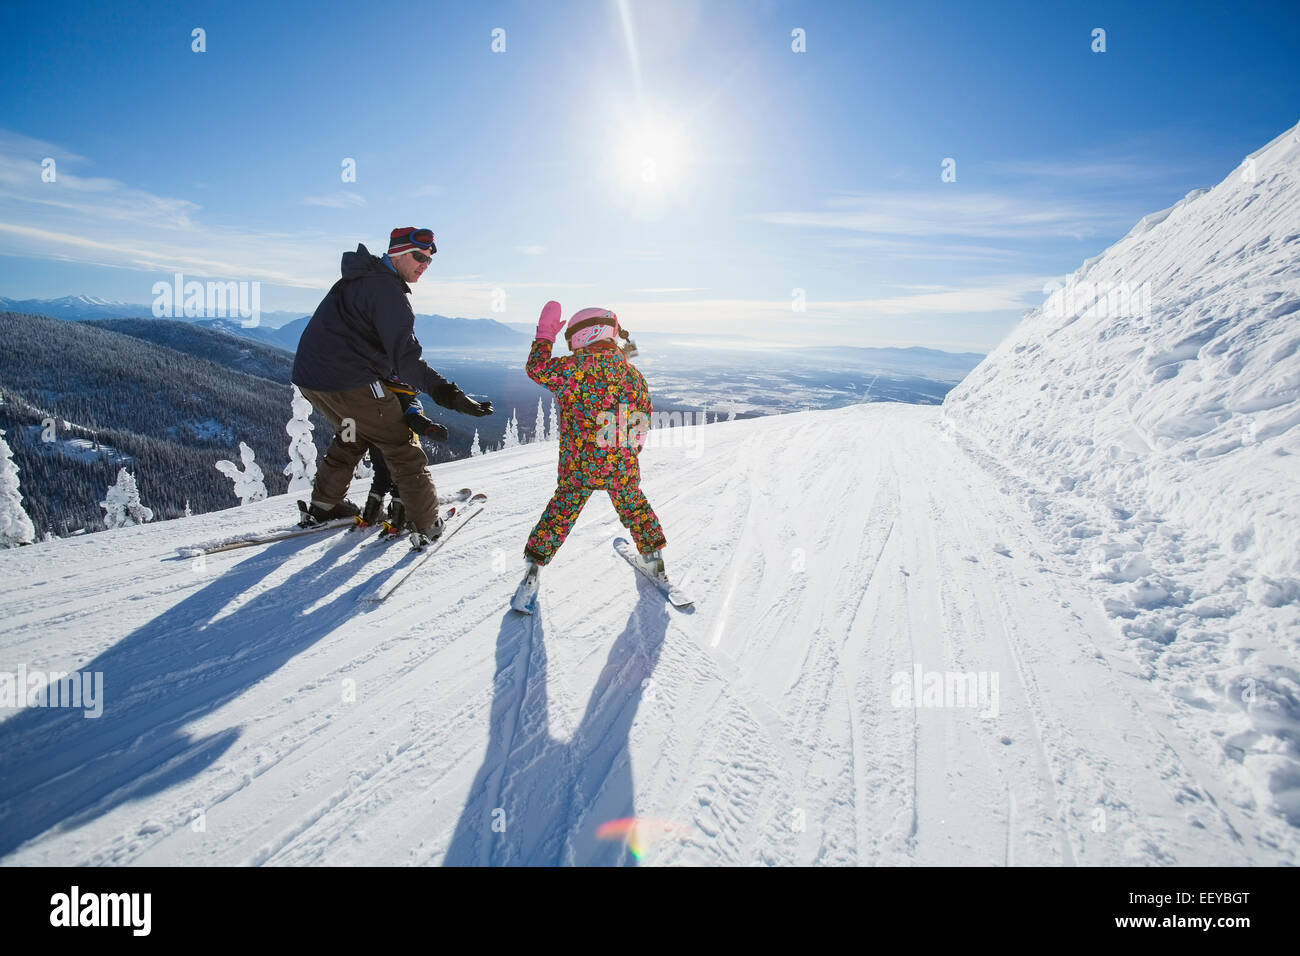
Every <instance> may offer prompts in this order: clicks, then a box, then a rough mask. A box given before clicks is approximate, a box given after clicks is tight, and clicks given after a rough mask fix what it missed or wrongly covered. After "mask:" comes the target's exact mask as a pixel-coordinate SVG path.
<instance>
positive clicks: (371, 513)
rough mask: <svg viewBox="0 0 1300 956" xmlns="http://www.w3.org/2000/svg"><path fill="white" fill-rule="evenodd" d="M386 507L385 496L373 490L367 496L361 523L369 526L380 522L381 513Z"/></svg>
mask: <svg viewBox="0 0 1300 956" xmlns="http://www.w3.org/2000/svg"><path fill="white" fill-rule="evenodd" d="M383 508H384V496H383V495H377V494H375V493H374V492H373V491H372V492H371V493H370V495H369V497H367V498H366V506H365V508H363V509H362V510H361V523H362V524H363V525H365V526H366V527H367V528H368V527H370V526H371V525H374V524H378V523H379V513H380V512H381V511H382V510H383Z"/></svg>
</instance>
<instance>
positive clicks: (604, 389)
mask: <svg viewBox="0 0 1300 956" xmlns="http://www.w3.org/2000/svg"><path fill="white" fill-rule="evenodd" d="M560 316H561V313H560V304H559V303H558V302H548V303H546V306H545V307H544V308H543V309H542V315H541V318H540V319H539V320H538V322H537V337H536V339H535V340H534V342H533V347H532V350H531V351H530V352H529V353H528V367H527V368H528V377H529V378H531V379H532V380H533V381H534V382H536V383H537V384H539V385H541V386H543V387H544V388H547V389H549V390H550V391H551V392H553V393H554V394H555V397H556V400H557V401H558V402H559V406H560V464H559V473H558V478H557V481H556V488H555V495H554V497H552V498H551V503H550V504H549V505H547V506H546V511H545V512H544V513H543V514H542V518H541V520H540V521H538V522H537V526H536V527H535V528H533V532H532V534H530V535H529V536H528V543H527V544H526V545H525V546H524V557H525V558H527V559H528V560H529V561H531V562H533V563H534V564H537V565H545V564H546V563H547V562H549V561H550V560H551V558H552V557H554V556H555V552H556V551H557V550H558V549H559V547H560V545H561V544H563V543H564V539H565V537H567V536H568V534H569V529H571V528H572V527H573V523H574V522H575V521H577V520H578V513H579V512H581V511H582V507H583V505H585V504H586V503H587V499H588V498H590V497H591V493H592V491H593V490H595V489H598V488H603V489H605V490H606V491H607V492H608V493H609V497H610V500H611V501H612V502H613V504H614V510H615V511H617V512H618V517H619V520H621V521H622V522H623V525H624V526H625V527H626V528H627V529H628V531H630V532H631V533H632V540H633V541H634V542H635V543H636V548H637V551H639V552H640V553H641V555H642V558H643V560H645V561H646V562H647V564H653V565H655V569H656V570H657V571H658V573H660V574H662V573H663V560H662V558H661V556H660V555H659V549H660V548H662V547H663V546H664V545H665V544H666V543H667V541H666V540H665V538H664V532H663V528H661V527H660V526H659V519H658V517H656V516H655V513H654V509H652V508H651V507H650V502H649V501H647V500H646V497H645V495H644V494H643V493H642V491H641V470H640V468H639V467H638V464H637V455H639V454H640V453H641V448H642V447H643V445H644V442H645V432H646V430H647V429H648V427H649V422H650V413H651V405H650V390H649V389H648V388H647V387H646V383H645V379H644V378H643V377H642V375H641V373H640V372H638V371H637V370H636V369H635V368H633V367H632V366H631V365H630V364H629V363H628V361H627V358H626V357H625V355H624V353H623V349H622V348H621V347H620V346H619V344H618V340H619V335H620V334H621V333H620V330H619V327H618V317H617V316H616V315H614V313H613V312H610V311H609V310H608V309H583V310H582V311H581V312H579V313H577V314H576V315H575V316H574V317H573V319H572V321H571V322H570V323H569V328H568V330H567V331H566V332H565V338H566V339H567V340H568V343H569V348H570V349H571V350H572V351H573V354H572V355H566V356H562V357H560V358H551V348H552V346H553V345H554V344H555V336H556V335H557V334H558V333H559V331H560V327H561V326H563V325H564V320H563V319H562V318H561V317H560ZM622 334H623V335H624V337H626V334H625V333H622Z"/></svg>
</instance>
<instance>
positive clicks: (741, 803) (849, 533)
mask: <svg viewBox="0 0 1300 956" xmlns="http://www.w3.org/2000/svg"><path fill="white" fill-rule="evenodd" d="M687 432H693V434H692V435H687V434H686V433H687ZM658 437H659V440H658V441H657V442H653V443H652V444H651V446H650V447H648V448H647V450H646V451H645V453H644V455H643V470H644V475H645V481H644V487H645V490H646V492H647V494H648V496H649V498H650V500H651V502H652V503H653V504H654V506H655V508H656V509H657V511H658V513H659V515H660V517H661V519H662V520H663V522H664V527H665V530H666V532H667V534H668V538H669V545H668V547H667V548H666V549H665V551H664V557H665V559H666V563H667V567H668V570H669V572H670V574H672V575H673V576H674V577H675V579H676V580H677V581H678V582H679V583H681V584H682V585H683V586H684V587H685V588H686V589H687V590H688V591H689V592H690V593H691V595H692V597H694V598H695V601H696V606H695V608H694V610H693V612H692V613H684V612H682V611H677V610H674V609H672V608H671V607H669V606H668V604H667V603H666V602H665V600H664V598H663V596H662V594H661V593H660V592H659V591H658V590H657V589H656V588H655V587H654V586H653V585H652V584H650V583H649V582H648V581H644V580H643V579H641V578H640V577H639V576H638V575H637V574H636V572H634V571H633V570H632V569H630V568H629V567H628V566H627V565H626V563H625V562H623V561H621V560H619V559H618V557H617V555H616V554H615V553H614V551H613V548H612V547H611V541H612V540H613V538H614V537H616V536H618V535H621V534H623V533H624V532H623V531H622V528H621V526H620V525H619V524H618V521H617V518H616V516H615V515H614V512H613V509H612V507H611V506H610V504H609V503H608V500H607V498H606V497H605V496H604V495H603V494H599V493H598V494H597V495H595V496H594V497H593V498H592V500H591V502H590V504H589V505H588V507H587V509H586V511H584V513H583V515H582V517H581V518H580V520H579V521H578V523H577V525H576V527H575V529H574V531H573V533H572V534H571V535H570V537H569V539H568V541H567V542H566V543H565V545H564V547H563V548H562V549H561V550H560V552H559V554H558V556H557V557H556V559H555V560H554V562H553V563H552V564H551V565H550V566H549V567H547V568H546V569H545V570H544V571H543V572H542V589H541V594H540V597H539V610H538V613H537V614H536V615H535V616H534V617H530V618H525V617H522V616H520V615H517V614H515V613H514V612H512V611H510V610H509V609H508V607H507V602H508V600H509V597H510V594H511V593H512V591H513V589H514V587H515V585H516V583H517V582H518V580H519V578H520V576H521V575H522V570H523V562H522V554H521V551H522V546H523V542H524V540H525V538H526V536H527V533H528V531H529V529H530V528H531V526H532V524H533V522H534V521H536V519H537V517H538V516H539V515H540V514H541V511H542V509H543V507H544V506H545V504H546V502H547V500H548V499H549V497H550V495H551V492H552V491H553V488H554V474H555V455H556V451H555V447H554V446H553V445H526V446H522V447H519V448H517V449H514V450H511V451H508V452H501V453H496V454H492V455H487V456H484V457H481V458H475V459H469V460H465V461H456V462H449V463H445V464H440V465H436V466H434V467H433V468H432V469H431V473H432V474H433V475H434V477H435V479H436V480H437V482H438V485H439V487H440V489H441V490H444V491H445V490H448V489H452V488H456V487H461V486H465V485H468V486H471V487H474V488H475V489H477V490H482V491H485V492H487V493H488V494H489V496H490V499H491V500H490V501H489V503H488V507H487V509H486V510H485V511H484V512H483V514H481V515H479V516H478V518H476V519H475V521H474V522H473V524H472V525H469V526H467V528H466V530H465V532H464V533H463V534H462V535H460V536H458V537H457V539H455V540H454V541H453V542H452V543H450V544H449V545H448V547H447V548H446V549H445V550H444V551H442V552H440V553H439V554H438V555H437V556H436V557H435V558H434V559H433V560H431V561H430V562H429V563H428V564H427V565H426V566H425V568H424V569H422V570H421V571H419V572H418V573H417V574H416V575H415V576H414V577H412V578H411V579H410V580H409V581H407V582H406V583H405V584H404V585H403V587H402V589H401V590H400V591H399V592H397V594H395V595H394V596H393V597H392V598H391V599H390V600H389V601H388V602H386V603H385V604H383V605H381V606H379V607H378V608H375V609H373V610H364V609H363V607H364V606H363V605H362V604H361V603H360V602H359V601H358V597H359V596H360V595H362V594H365V593H367V592H368V591H369V590H370V589H371V588H373V587H374V586H375V585H376V584H378V583H379V581H381V580H382V579H383V577H384V574H385V572H386V571H387V569H388V568H389V567H391V566H393V565H394V564H396V563H398V562H400V561H401V560H402V552H403V550H404V546H402V545H400V544H399V545H394V546H390V547H388V548H381V547H369V546H365V545H358V541H357V537H356V535H355V534H351V533H348V532H335V533H332V534H326V535H325V536H324V537H310V538H299V539H296V540H293V541H286V542H281V543H279V544H270V545H261V546H258V547H254V548H249V549H246V550H242V551H233V552H226V553H223V554H218V555H210V556H208V557H206V558H203V559H198V558H194V559H182V558H178V557H177V556H176V549H177V548H178V547H181V546H184V545H185V544H188V543H192V542H196V541H201V540H204V539H209V538H221V537H223V536H228V535H230V534H232V533H235V532H238V531H254V530H269V529H272V528H274V527H282V526H286V525H288V524H291V523H292V522H293V521H294V520H295V517H296V509H295V506H294V503H293V501H292V500H291V499H290V498H289V497H287V496H278V497H275V498H271V499H268V500H265V501H260V502H253V503H249V504H248V505H246V506H243V507H240V508H232V509H229V510H226V511H222V512H216V513H213V514H208V515H201V516H196V517H192V518H188V519H177V520H173V521H168V522H162V523H155V524H152V525H148V526H144V527H137V528H127V529H122V530H116V531H108V532H103V533H100V534H95V535H89V536H85V537H81V538H78V539H65V540H59V541H54V542H49V543H39V544H36V545H33V546H31V547H28V548H22V549H17V550H14V551H10V552H6V553H3V554H0V602H3V605H4V607H5V608H6V615H5V618H4V620H3V622H2V623H0V672H5V671H7V672H17V670H18V668H19V667H20V666H21V667H25V668H26V669H27V670H28V671H40V672H52V671H53V672H57V671H77V670H80V671H82V672H85V673H94V672H101V673H102V674H103V695H104V698H105V699H104V704H103V706H104V710H103V716H102V717H100V718H98V719H91V718H86V717H83V716H82V714H81V712H80V711H76V712H73V711H70V710H66V709H63V710H60V709H52V708H32V707H29V708H23V709H18V710H11V711H9V712H8V714H7V716H5V717H4V719H3V720H0V752H3V753H4V754H5V773H4V774H3V776H2V777H0V821H2V822H0V859H2V860H3V862H4V863H6V864H38V863H47V864H55V863H57V864H59V865H68V864H71V863H85V864H129V863H135V864H163V865H210V864H266V865H284V864H333V865H354V864H443V863H452V864H459V863H590V864H604V863H609V864H614V863H621V864H630V863H634V862H639V863H640V864H642V865H672V864H739V865H749V864H764V865H772V864H852V863H860V864H906V863H912V864H1027V865H1033V864H1068V863H1080V864H1089V865H1103V864H1144V865H1154V864H1160V865H1164V864H1171V863H1179V864H1244V863H1279V862H1290V863H1294V862H1295V861H1296V857H1297V854H1296V840H1295V829H1294V828H1293V827H1291V826H1289V825H1288V824H1287V823H1286V822H1285V820H1284V819H1283V818H1281V817H1280V816H1279V815H1278V813H1277V812H1276V811H1275V810H1274V809H1272V808H1271V807H1270V806H1268V805H1265V804H1262V803H1260V802H1258V801H1256V800H1254V799H1253V797H1252V794H1251V793H1250V792H1249V791H1242V790H1240V789H1239V788H1238V787H1237V786H1236V784H1235V781H1234V779H1233V778H1232V775H1231V773H1229V772H1228V771H1227V769H1225V762H1224V759H1223V758H1222V755H1221V754H1220V756H1219V758H1218V759H1215V758H1214V757H1213V755H1212V754H1208V753H1207V752H1206V749H1205V748H1204V747H1203V746H1201V744H1200V743H1199V742H1198V740H1197V739H1196V738H1197V735H1198V734H1200V733H1201V732H1202V728H1201V726H1200V725H1199V724H1198V723H1196V722H1195V721H1192V720H1190V719H1186V718H1185V716H1184V715H1183V714H1181V713H1180V712H1178V711H1177V710H1175V709H1173V708H1171V707H1170V706H1169V704H1168V701H1167V698H1166V695H1165V694H1164V693H1163V692H1162V691H1161V689H1160V688H1159V687H1158V686H1156V685H1154V684H1153V683H1152V682H1151V681H1150V680H1149V679H1148V678H1147V676H1146V674H1145V673H1144V672H1143V667H1142V663H1141V660H1140V659H1139V658H1138V656H1137V655H1135V654H1134V652H1133V648H1132V645H1131V643H1130V642H1129V641H1128V640H1127V639H1126V638H1124V636H1123V635H1122V634H1121V633H1120V632H1119V631H1118V630H1117V629H1116V627H1115V626H1114V624H1113V622H1112V620H1111V619H1110V618H1109V617H1108V616H1107V615H1106V614H1105V613H1104V612H1103V611H1102V610H1101V608H1100V604H1099V600H1098V598H1099V594H1100V592H1098V591H1097V590H1096V589H1097V588H1099V587H1103V586H1107V585H1103V584H1102V583H1100V582H1094V581H1090V580H1088V579H1085V578H1081V577H1080V575H1079V574H1078V573H1077V571H1076V568H1075V567H1074V565H1073V564H1072V563H1071V559H1070V557H1069V556H1068V555H1067V556H1064V557H1061V556H1057V555H1056V554H1054V552H1053V550H1052V545H1053V541H1052V540H1051V538H1050V537H1049V536H1048V535H1046V534H1044V533H1043V532H1042V531H1041V530H1040V529H1039V527H1038V526H1037V525H1036V524H1035V523H1034V521H1033V520H1032V519H1031V515H1030V513H1029V512H1027V511H1026V508H1025V505H1024V501H1023V500H1022V497H1021V489H1020V487H1019V486H1018V485H1014V484H1011V483H1009V481H1008V480H1007V479H1006V478H1004V477H1003V476H1002V475H1000V474H997V473H990V472H988V471H987V470H985V468H984V467H982V466H981V464H980V463H981V461H982V458H981V453H980V452H979V451H978V450H977V449H974V448H972V447H969V443H967V442H964V441H963V440H961V439H960V438H958V437H956V436H954V435H953V434H952V432H951V429H950V428H949V427H948V426H947V425H946V424H945V423H944V422H943V420H942V419H941V413H940V410H939V409H937V408H933V407H919V406H904V405H889V404H872V405H860V406H850V407H847V408H843V409H838V410H834V411H819V412H809V413H800V414H791V415H783V416H773V417H768V418H762V419H755V420H750V421H735V422H725V423H721V424H714V425H705V426H696V427H694V428H693V429H691V428H681V429H672V430H669V432H667V433H666V434H664V435H662V436H658ZM954 438H956V440H954ZM365 490H366V486H365V484H363V483H357V484H355V485H354V486H353V488H352V493H351V494H352V497H353V499H354V500H358V501H359V500H361V497H362V496H363V495H364V493H365ZM1049 530H1050V528H1049ZM109 602H111V606H112V612H111V613H105V608H106V605H108V604H109ZM1210 610H1211V612H1212V608H1211V609H1210ZM1207 619H1208V620H1214V618H1207ZM1179 640H1181V637H1180V638H1179ZM963 687H968V688H970V693H969V694H968V695H967V696H965V697H963V696H962V695H961V693H960V692H961V690H962V688H963ZM913 689H916V690H919V691H920V692H919V693H916V694H913V693H912V690H913ZM954 692H958V693H957V695H956V696H954ZM0 712H2V711H0ZM630 817H635V818H637V819H638V820H639V821H640V823H639V825H637V826H635V827H632V826H630V825H628V824H626V823H620V822H619V821H625V820H626V819H627V818H630ZM602 827H603V829H602ZM598 832H599V833H601V834H605V835H606V837H608V835H609V834H610V833H611V832H613V833H615V834H616V835H617V834H618V833H622V834H623V837H621V838H614V839H610V838H602V837H601V836H598V835H597V834H598ZM632 846H634V847H635V848H636V849H637V851H638V853H639V859H638V857H637V855H635V854H633V853H632V852H631V850H630V847H632Z"/></svg>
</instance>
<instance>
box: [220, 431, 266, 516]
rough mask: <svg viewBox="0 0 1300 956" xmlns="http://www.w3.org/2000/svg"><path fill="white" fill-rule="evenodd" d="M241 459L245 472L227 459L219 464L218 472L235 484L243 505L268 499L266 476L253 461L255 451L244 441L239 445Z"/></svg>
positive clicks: (237, 495)
mask: <svg viewBox="0 0 1300 956" xmlns="http://www.w3.org/2000/svg"><path fill="white" fill-rule="evenodd" d="M239 457H240V459H241V460H242V461H243V463H244V470H243V471H240V470H239V466H238V465H236V464H235V463H234V462H233V461H226V460H225V459H222V460H221V461H219V462H217V471H219V472H221V473H222V474H223V475H225V476H226V477H227V478H229V479H230V480H231V481H233V482H234V483H235V495H236V497H238V498H239V503H240V504H241V505H246V504H250V503H251V502H254V501H262V500H263V499H264V498H266V483H265V481H264V480H263V479H264V478H265V476H264V475H263V474H262V469H261V468H260V467H258V465H257V463H256V462H255V461H254V460H253V449H251V448H249V447H248V446H247V445H245V444H244V443H243V442H242V441H241V442H240V443H239Z"/></svg>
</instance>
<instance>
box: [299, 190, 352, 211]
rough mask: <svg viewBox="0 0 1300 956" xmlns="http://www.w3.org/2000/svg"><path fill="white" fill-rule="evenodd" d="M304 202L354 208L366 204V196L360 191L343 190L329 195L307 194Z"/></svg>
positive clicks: (313, 204)
mask: <svg viewBox="0 0 1300 956" xmlns="http://www.w3.org/2000/svg"><path fill="white" fill-rule="evenodd" d="M303 202H304V203H305V204H306V205H308V206H328V207H330V208H331V209H354V208H356V207H358V206H364V205H365V204H366V197H365V196H362V195H361V194H360V193H354V192H347V191H341V192H336V193H330V194H329V195H328V196H306V197H304V198H303Z"/></svg>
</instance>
